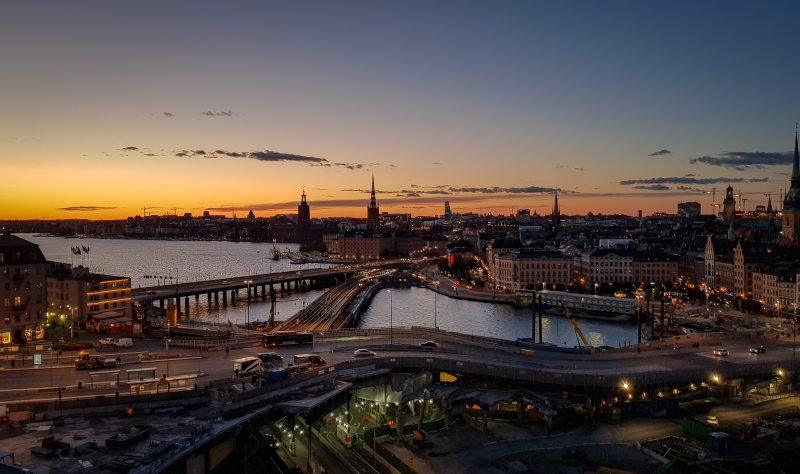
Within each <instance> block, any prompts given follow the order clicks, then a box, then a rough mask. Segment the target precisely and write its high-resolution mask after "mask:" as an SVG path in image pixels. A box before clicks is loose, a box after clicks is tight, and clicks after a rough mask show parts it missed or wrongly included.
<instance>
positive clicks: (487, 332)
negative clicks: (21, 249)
mask: <svg viewBox="0 0 800 474" xmlns="http://www.w3.org/2000/svg"><path fill="white" fill-rule="evenodd" d="M20 237H22V238H24V239H27V240H30V241H32V242H35V243H37V244H38V245H39V246H40V248H41V249H42V252H43V253H44V255H45V257H46V258H47V259H48V260H53V261H60V262H67V263H69V262H71V261H72V262H73V263H74V264H75V265H78V264H81V263H84V264H86V265H87V266H89V267H90V268H91V269H92V271H95V272H102V273H107V274H112V275H123V276H128V277H130V278H131V282H132V286H133V287H134V288H137V287H140V286H142V287H144V286H155V285H156V283H157V280H155V279H152V278H144V276H153V275H156V276H164V275H168V276H172V277H173V280H172V281H176V280H177V281H182V282H188V281H195V279H199V280H205V279H214V278H226V277H235V276H245V275H251V274H255V273H269V272H270V271H272V272H279V271H298V270H301V269H303V268H319V267H322V266H325V265H320V264H301V265H294V264H291V263H290V261H289V260H288V259H282V260H279V261H273V260H272V259H271V258H270V257H271V255H272V243H250V242H217V241H172V240H119V239H76V238H70V239H64V238H59V237H35V236H33V235H31V234H20ZM75 245H78V246H86V247H89V248H90V252H89V254H88V257H83V256H81V257H77V256H72V255H71V252H70V248H71V247H72V246H75ZM276 246H277V248H278V249H280V250H282V251H286V250H287V249H288V250H291V251H296V250H297V249H298V245H297V244H285V243H279V244H276ZM169 281H170V280H168V281H167V282H169ZM323 291H324V290H315V291H308V292H305V293H297V294H287V295H280V294H279V295H278V301H277V303H276V309H277V312H278V314H277V315H276V319H277V320H278V321H282V320H285V319H288V318H289V317H291V316H292V315H294V314H296V313H297V312H299V311H301V310H302V308H303V302H305V304H306V305H308V304H310V303H311V302H312V301H314V300H315V299H316V298H318V297H319V296H320V295H322V293H323ZM244 294H245V293H244V291H241V292H240V293H239V297H240V301H239V302H238V304H237V305H236V306H232V305H229V306H227V307H223V306H222V304H221V299H220V305H219V308H215V307H213V306H212V307H209V305H208V302H207V299H206V296H205V295H201V296H200V299H199V300H197V301H196V300H195V299H194V298H193V297H192V298H190V299H189V302H190V309H189V310H190V313H191V317H192V319H199V320H206V321H211V322H217V321H219V322H221V323H224V322H227V321H229V320H230V321H231V322H233V323H242V322H244V321H245V319H246V315H247V303H246V302H245V301H243V297H244ZM391 299H392V308H391V311H390V308H389V301H390V299H389V295H388V293H387V292H386V291H381V292H379V293H378V294H377V295H375V298H374V300H373V301H372V303H371V305H370V306H369V307H368V308H367V310H366V311H365V312H364V314H363V315H362V317H361V321H360V322H359V326H360V327H389V325H390V314H391V320H392V323H393V324H394V325H395V326H412V325H413V326H428V327H432V326H433V324H434V321H433V319H434V301H435V303H436V319H437V323H438V325H439V327H440V328H441V329H445V330H448V331H457V332H461V333H465V334H473V335H480V336H490V337H497V338H501V339H507V340H516V339H517V338H520V337H531V310H530V309H518V308H514V307H513V306H511V305H500V304H493V303H479V302H473V301H466V300H457V299H451V298H448V297H446V296H442V295H438V296H436V297H435V298H434V293H433V292H431V291H428V290H426V289H423V288H414V287H412V288H396V289H394V290H393V293H392V297H391ZM181 308H183V301H182V302H181ZM268 317H269V302H263V301H261V300H260V299H259V300H258V301H253V302H251V304H250V320H251V321H266V320H267V318H268ZM578 324H579V325H580V327H581V329H582V330H583V333H584V334H585V335H586V337H587V338H588V339H589V341H590V342H591V343H592V345H595V346H599V345H609V346H614V347H616V346H618V345H624V344H625V343H626V342H636V341H635V340H636V327H635V325H633V324H630V323H611V322H604V321H597V320H587V319H579V320H578ZM542 329H543V332H544V341H545V342H549V343H553V344H558V345H562V346H564V345H566V346H570V347H571V346H574V345H576V344H577V338H576V336H575V332H574V331H573V330H572V327H571V326H570V324H569V322H568V321H567V320H566V319H564V318H563V317H561V316H553V315H545V317H544V319H543V321H542ZM537 330H538V328H537Z"/></svg>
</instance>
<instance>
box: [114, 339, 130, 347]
mask: <svg viewBox="0 0 800 474" xmlns="http://www.w3.org/2000/svg"><path fill="white" fill-rule="evenodd" d="M114 345H115V346H117V347H133V338H130V337H120V338H118V339H114Z"/></svg>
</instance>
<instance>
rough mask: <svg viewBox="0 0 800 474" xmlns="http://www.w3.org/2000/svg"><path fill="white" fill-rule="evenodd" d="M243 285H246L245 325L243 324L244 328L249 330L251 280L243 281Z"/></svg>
mask: <svg viewBox="0 0 800 474" xmlns="http://www.w3.org/2000/svg"><path fill="white" fill-rule="evenodd" d="M244 283H245V284H246V285H247V323H245V327H246V328H247V329H250V284H251V283H253V280H245V281H244Z"/></svg>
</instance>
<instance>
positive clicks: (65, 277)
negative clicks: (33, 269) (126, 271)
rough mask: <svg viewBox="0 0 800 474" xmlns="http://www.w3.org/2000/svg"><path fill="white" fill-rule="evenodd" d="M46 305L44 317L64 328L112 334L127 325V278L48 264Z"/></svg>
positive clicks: (129, 297) (129, 307) (128, 295)
mask: <svg viewBox="0 0 800 474" xmlns="http://www.w3.org/2000/svg"><path fill="white" fill-rule="evenodd" d="M47 303H48V305H47V311H48V316H49V317H50V318H51V319H52V320H54V321H61V322H65V323H67V324H64V325H65V326H66V327H79V328H82V329H94V330H98V329H99V328H101V327H103V328H106V329H107V330H111V332H113V329H115V328H125V327H129V326H130V324H131V315H132V298H131V279H130V278H128V277H122V276H112V275H104V274H99V273H91V272H90V271H89V269H88V268H86V267H82V266H79V267H75V268H72V267H71V266H70V265H68V264H66V263H59V262H49V267H48V271H47ZM104 332H108V331H104Z"/></svg>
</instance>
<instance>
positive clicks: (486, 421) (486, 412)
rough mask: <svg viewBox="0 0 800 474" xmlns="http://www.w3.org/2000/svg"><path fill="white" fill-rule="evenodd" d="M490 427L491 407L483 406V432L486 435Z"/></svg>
mask: <svg viewBox="0 0 800 474" xmlns="http://www.w3.org/2000/svg"><path fill="white" fill-rule="evenodd" d="M488 425H489V407H488V406H483V405H481V432H483V433H486V428H487V426H488Z"/></svg>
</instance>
